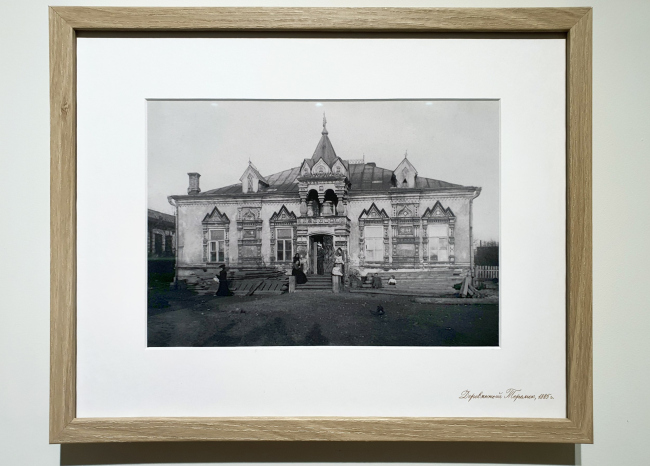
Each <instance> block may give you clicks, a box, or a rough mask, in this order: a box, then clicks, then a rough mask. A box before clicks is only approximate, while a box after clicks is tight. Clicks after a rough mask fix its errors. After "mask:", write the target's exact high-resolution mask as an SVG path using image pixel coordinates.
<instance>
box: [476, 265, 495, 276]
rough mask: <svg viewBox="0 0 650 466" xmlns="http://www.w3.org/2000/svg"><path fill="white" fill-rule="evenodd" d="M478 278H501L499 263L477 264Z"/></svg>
mask: <svg viewBox="0 0 650 466" xmlns="http://www.w3.org/2000/svg"><path fill="white" fill-rule="evenodd" d="M474 276H475V277H476V278H499V266H498V265H477V266H475V267H474Z"/></svg>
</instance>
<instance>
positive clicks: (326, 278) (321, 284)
mask: <svg viewBox="0 0 650 466" xmlns="http://www.w3.org/2000/svg"><path fill="white" fill-rule="evenodd" d="M301 291H332V276H331V275H329V274H327V275H307V283H303V284H302V285H298V284H296V293H298V292H301Z"/></svg>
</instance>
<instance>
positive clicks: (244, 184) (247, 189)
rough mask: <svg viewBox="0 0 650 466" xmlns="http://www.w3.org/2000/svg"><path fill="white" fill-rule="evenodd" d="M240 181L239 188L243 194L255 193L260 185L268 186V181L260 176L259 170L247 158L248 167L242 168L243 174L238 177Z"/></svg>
mask: <svg viewBox="0 0 650 466" xmlns="http://www.w3.org/2000/svg"><path fill="white" fill-rule="evenodd" d="M239 181H241V188H242V192H243V193H244V194H251V193H256V192H258V191H259V190H260V186H265V187H268V186H269V182H268V181H266V178H264V177H263V176H262V174H261V173H260V172H259V170H258V169H257V168H256V167H255V165H253V163H252V162H251V161H250V159H249V160H248V167H246V170H244V174H243V175H242V176H241V178H239Z"/></svg>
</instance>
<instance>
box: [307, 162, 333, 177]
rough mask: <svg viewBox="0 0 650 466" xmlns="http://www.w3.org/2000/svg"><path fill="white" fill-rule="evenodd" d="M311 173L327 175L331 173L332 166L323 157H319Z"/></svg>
mask: <svg viewBox="0 0 650 466" xmlns="http://www.w3.org/2000/svg"><path fill="white" fill-rule="evenodd" d="M311 173H312V175H315V176H326V175H329V174H330V167H329V166H328V165H327V164H326V163H325V161H324V160H323V159H319V160H318V162H316V163H315V164H314V166H313V167H312V169H311Z"/></svg>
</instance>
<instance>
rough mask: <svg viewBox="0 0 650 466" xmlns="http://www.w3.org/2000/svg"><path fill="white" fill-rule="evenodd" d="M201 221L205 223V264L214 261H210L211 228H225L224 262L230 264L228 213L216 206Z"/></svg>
mask: <svg viewBox="0 0 650 466" xmlns="http://www.w3.org/2000/svg"><path fill="white" fill-rule="evenodd" d="M201 223H202V224H203V262H204V263H205V264H208V263H212V262H210V261H208V243H209V239H208V236H209V232H210V230H221V229H222V230H225V250H224V262H225V263H226V264H228V263H229V262H230V257H229V251H230V219H229V218H228V216H227V215H226V214H222V213H221V212H220V211H219V209H218V208H217V207H215V208H214V209H212V212H210V213H209V214H207V215H206V216H205V217H204V218H203V221H202V222H201Z"/></svg>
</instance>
